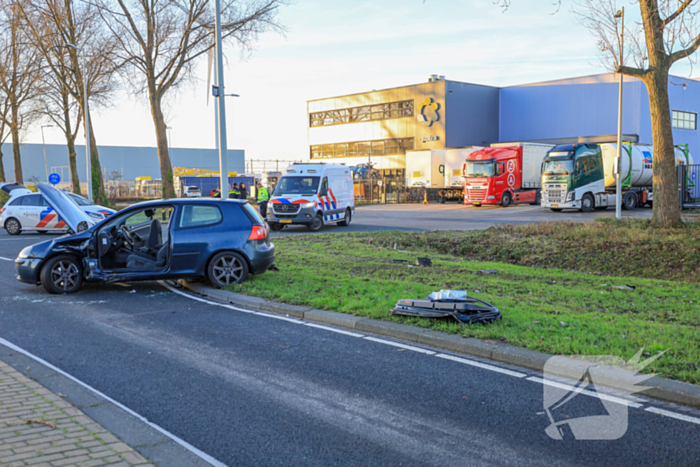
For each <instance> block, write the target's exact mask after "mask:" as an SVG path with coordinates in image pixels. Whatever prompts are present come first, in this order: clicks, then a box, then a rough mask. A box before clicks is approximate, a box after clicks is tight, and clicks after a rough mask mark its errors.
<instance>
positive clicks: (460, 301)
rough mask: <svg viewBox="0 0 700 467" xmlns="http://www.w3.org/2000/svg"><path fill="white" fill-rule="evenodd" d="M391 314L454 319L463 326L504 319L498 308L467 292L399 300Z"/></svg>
mask: <svg viewBox="0 0 700 467" xmlns="http://www.w3.org/2000/svg"><path fill="white" fill-rule="evenodd" d="M391 313H392V314H394V315H403V316H417V317H419V318H448V317H452V318H454V319H456V320H457V321H459V322H460V323H462V324H473V323H489V322H492V321H496V320H499V319H501V318H502V315H501V312H500V311H499V309H498V308H496V307H495V306H493V305H491V304H490V303H488V302H485V301H483V300H479V299H478V298H474V297H470V296H468V295H467V291H466V290H465V291H461V290H440V291H439V292H433V293H431V294H430V297H429V298H427V299H420V298H409V299H403V300H399V301H398V302H397V303H396V306H395V307H394V308H393V309H392V310H391Z"/></svg>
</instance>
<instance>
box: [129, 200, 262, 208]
mask: <svg viewBox="0 0 700 467" xmlns="http://www.w3.org/2000/svg"><path fill="white" fill-rule="evenodd" d="M247 202H248V200H246V199H221V198H171V199H156V200H151V201H143V202H141V203H136V204H132V205H131V206H129V208H133V207H148V206H163V205H169V204H211V203H217V204H218V203H234V204H246V203H247Z"/></svg>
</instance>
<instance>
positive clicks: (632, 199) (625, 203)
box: [622, 192, 637, 211]
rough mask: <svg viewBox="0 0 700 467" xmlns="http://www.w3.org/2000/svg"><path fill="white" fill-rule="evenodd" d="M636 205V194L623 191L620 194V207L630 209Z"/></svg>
mask: <svg viewBox="0 0 700 467" xmlns="http://www.w3.org/2000/svg"><path fill="white" fill-rule="evenodd" d="M636 207H637V195H635V194H634V193H631V192H629V193H625V194H624V195H623V196H622V209H625V210H627V211H632V210H634V209H635V208H636Z"/></svg>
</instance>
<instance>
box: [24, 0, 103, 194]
mask: <svg viewBox="0 0 700 467" xmlns="http://www.w3.org/2000/svg"><path fill="white" fill-rule="evenodd" d="M13 1H14V2H15V5H16V6H17V8H18V9H19V11H20V12H21V13H22V16H23V18H24V20H25V21H24V24H23V26H24V28H25V29H26V31H27V34H28V35H29V36H30V37H31V39H32V43H33V45H34V47H35V48H36V49H37V50H38V51H39V53H40V54H41V56H42V57H43V59H44V63H45V66H46V70H47V71H49V72H50V77H47V78H46V79H47V82H48V83H49V88H48V95H47V96H46V98H45V99H44V103H45V104H48V110H49V111H50V113H51V119H52V120H53V121H54V122H55V123H56V124H57V125H58V126H59V127H61V129H62V130H63V132H64V135H65V137H66V142H67V145H68V154H69V164H70V171H71V179H72V180H73V190H74V191H75V192H76V193H80V181H79V176H78V171H77V163H76V157H77V154H76V151H75V139H76V136H77V131H78V128H79V126H80V122H81V120H82V122H83V127H84V128H85V112H86V109H85V94H84V90H85V86H84V83H85V80H87V92H88V98H89V104H90V108H93V109H94V108H96V107H98V106H100V105H107V104H109V99H110V97H111V93H112V91H114V88H115V81H114V80H113V77H114V75H115V72H116V65H115V61H114V60H113V58H114V38H113V37H112V36H111V35H110V34H109V33H108V31H107V30H106V29H105V27H104V24H103V23H102V21H101V19H100V16H99V14H98V11H97V7H96V6H95V5H93V4H91V3H89V2H82V1H81V2H76V1H74V0H13ZM69 44H71V45H73V46H75V47H70V46H69ZM76 47H77V49H80V51H79V50H77V49H76ZM81 52H82V53H84V54H85V57H86V66H85V68H86V69H83V66H82V60H81V57H80V53H81ZM76 104H77V109H76ZM46 107H47V106H46V105H45V106H44V108H45V110H46ZM73 109H76V110H75V113H74V110H73ZM73 121H75V123H73ZM88 126H89V128H90V141H88V142H86V144H89V147H90V165H91V169H92V170H91V178H92V191H93V193H92V196H93V199H94V200H95V202H96V203H98V204H105V203H107V196H106V195H105V190H104V180H103V177H102V175H101V174H102V168H101V164H100V156H99V151H98V148H97V140H96V137H95V131H94V129H93V126H92V120H89V125H88Z"/></svg>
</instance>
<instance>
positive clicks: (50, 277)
mask: <svg viewBox="0 0 700 467" xmlns="http://www.w3.org/2000/svg"><path fill="white" fill-rule="evenodd" d="M40 279H41V285H43V286H44V288H45V289H46V291H47V292H48V293H50V294H64V293H73V292H77V291H78V289H79V288H80V286H81V285H83V268H82V266H81V264H80V262H79V261H78V259H77V258H76V257H75V256H70V255H61V256H56V257H54V258H51V259H50V260H48V261H47V262H46V264H45V265H44V267H43V268H42V269H41V273H40Z"/></svg>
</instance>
